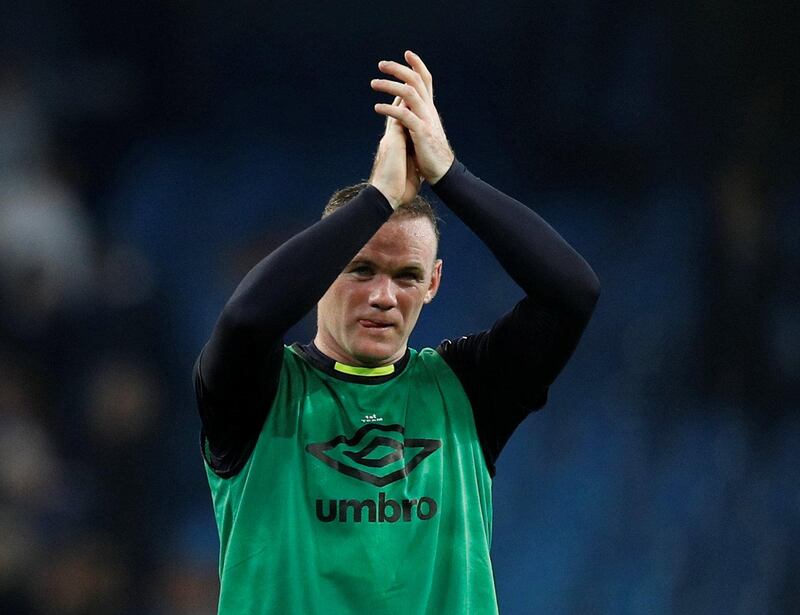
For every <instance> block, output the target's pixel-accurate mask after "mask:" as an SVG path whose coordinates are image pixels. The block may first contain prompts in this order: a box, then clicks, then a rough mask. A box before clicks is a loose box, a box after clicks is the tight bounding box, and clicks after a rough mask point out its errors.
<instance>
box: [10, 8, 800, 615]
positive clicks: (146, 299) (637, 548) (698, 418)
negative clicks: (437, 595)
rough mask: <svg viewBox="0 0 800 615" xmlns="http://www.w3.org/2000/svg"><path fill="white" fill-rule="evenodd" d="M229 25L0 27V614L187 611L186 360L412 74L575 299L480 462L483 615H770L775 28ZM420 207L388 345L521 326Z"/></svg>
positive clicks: (190, 523)
mask: <svg viewBox="0 0 800 615" xmlns="http://www.w3.org/2000/svg"><path fill="white" fill-rule="evenodd" d="M229 4H230V3H225V4H221V3H212V2H207V1H199V0H195V1H191V2H182V3H177V2H152V1H143V2H137V3H112V4H111V5H109V4H108V3H104V2H97V1H79V2H72V3H69V4H65V3H53V2H45V1H41V0H39V1H36V0H34V1H32V2H28V3H25V5H24V7H23V6H21V5H19V4H13V5H12V4H11V3H8V2H3V3H2V4H0V135H1V137H0V375H1V376H2V386H1V387H0V612H2V613H8V614H17V613H20V614H28V613H37V614H38V613H48V614H50V613H54V614H61V613H64V614H67V613H70V614H76V613H80V614H84V613H85V614H99V613H150V614H153V615H162V614H164V615H183V614H187V615H188V614H190V613H191V614H195V613H197V614H204V613H213V612H214V611H215V600H216V591H217V588H216V582H217V581H216V557H217V553H218V541H217V536H216V530H215V527H214V524H213V518H212V511H211V505H210V497H209V495H208V489H207V485H206V484H205V478H204V474H203V468H202V464H201V459H200V456H199V454H198V446H197V432H198V427H199V420H198V418H197V415H196V410H195V407H194V399H193V392H192V387H191V378H190V375H191V368H192V364H193V361H194V359H195V357H196V356H197V353H198V352H199V349H200V348H201V346H202V344H203V343H204V341H205V340H206V339H207V337H208V335H209V333H210V331H211V328H212V327H213V324H214V322H215V319H216V317H217V315H218V313H219V311H220V309H221V308H222V306H223V304H224V302H225V300H226V298H227V297H228V296H229V294H230V293H231V292H232V290H233V289H234V288H235V286H236V284H237V282H238V280H239V279H241V277H242V275H243V274H244V273H245V272H246V271H247V270H248V268H249V267H251V266H252V265H253V264H254V263H256V262H257V261H258V260H259V259H260V258H261V257H262V256H264V255H265V254H267V253H268V252H269V251H270V250H271V249H272V248H274V247H275V246H277V245H279V244H280V243H281V242H282V241H284V240H285V239H286V238H288V237H289V236H291V235H292V234H293V233H294V232H297V231H298V230H300V229H302V228H304V227H305V226H307V225H309V224H311V223H312V222H313V221H314V220H315V219H317V218H318V216H319V212H320V209H321V207H322V205H323V204H324V202H325V201H326V200H327V198H328V196H329V195H330V194H331V193H332V192H333V191H334V190H335V189H336V188H339V187H341V186H343V185H346V184H351V183H354V182H356V181H359V180H361V179H363V178H365V177H366V176H367V175H368V173H369V169H370V166H371V161H372V156H373V153H374V151H375V147H376V145H377V141H378V139H379V137H380V134H381V130H382V122H381V118H380V117H379V116H377V115H376V114H375V113H374V112H373V110H372V105H373V104H374V103H375V102H376V101H378V100H381V98H382V97H381V96H379V95H376V94H375V93H374V92H372V91H371V89H370V87H369V80H370V79H371V78H373V77H375V76H378V73H377V69H376V63H377V61H378V60H380V59H399V58H400V57H401V55H402V52H403V50H404V49H407V48H410V49H414V50H415V51H417V52H418V53H419V54H420V55H421V56H422V57H423V59H424V60H425V61H426V63H427V64H428V66H429V68H430V70H431V72H432V73H433V75H434V83H435V91H436V96H437V98H436V100H437V105H438V109H439V111H440V113H441V115H442V118H443V121H444V125H445V128H446V129H447V132H448V137H449V139H450V141H451V143H452V144H453V146H454V148H455V150H456V154H457V156H458V157H459V159H460V160H462V161H463V162H464V163H465V164H466V165H467V166H468V168H470V169H471V170H472V171H473V172H474V173H475V174H477V175H478V176H480V177H482V178H483V179H485V180H487V181H489V182H490V183H491V184H493V185H495V186H497V187H499V188H500V189H502V190H504V191H505V192H507V193H508V194H511V195H512V196H514V197H516V198H518V199H519V200H521V201H522V202H524V203H526V204H528V205H529V206H531V207H532V208H534V209H535V210H536V211H537V212H539V213H540V214H541V215H542V216H543V217H544V218H545V219H546V220H548V221H549V222H550V223H551V224H552V225H553V226H554V227H555V228H556V229H557V230H558V231H559V232H560V233H561V234H562V235H563V236H564V237H565V238H566V239H567V240H568V241H569V242H570V243H571V244H572V245H573V246H574V247H575V248H576V249H577V250H578V251H579V252H580V253H581V254H582V255H583V256H584V257H585V258H586V260H587V261H588V262H589V263H590V264H591V265H592V267H593V268H594V270H595V271H596V272H597V275H598V277H599V278H600V281H601V283H602V287H603V288H602V295H601V298H600V302H599V304H598V307H597V310H596V312H595V315H594V317H593V320H592V322H591V323H590V325H589V327H588V329H587V331H586V333H585V335H584V338H583V339H582V341H581V344H580V346H579V347H578V349H577V351H576V353H575V355H574V357H573V359H572V361H571V362H570V363H569V364H568V366H567V367H566V369H565V370H564V372H563V374H562V375H561V377H560V378H559V379H558V381H557V382H556V384H555V385H554V386H553V387H552V390H551V394H550V401H549V403H548V405H547V407H546V408H545V409H544V410H542V411H541V412H539V413H536V414H534V415H532V416H531V417H530V418H529V419H527V420H526V422H525V423H524V424H523V425H522V426H521V427H520V428H519V429H518V430H517V432H516V433H515V435H514V436H513V438H512V439H511V441H510V443H509V444H508V446H507V448H506V449H505V451H504V452H503V454H502V456H501V459H500V462H499V465H498V473H497V478H496V481H495V485H494V495H495V506H494V507H495V532H494V544H493V558H494V564H495V576H496V582H497V588H498V594H499V599H500V603H501V610H502V612H504V613H507V614H526V613H554V614H559V613H615V614H617V613H657V614H659V613H703V614H706V613H726V614H727V613H747V614H750V613H767V612H769V613H790V612H793V611H794V609H796V608H797V604H798V603H800V582H799V580H798V579H800V577H799V576H798V575H797V569H798V566H799V565H800V514H799V513H800V489H799V488H798V487H800V476H798V474H799V472H798V467H799V466H800V463H798V461H799V460H798V450H800V448H799V447H800V420H799V419H798V412H797V411H798V406H799V405H800V401H799V400H800V309H798V308H800V292H798V285H797V280H798V279H800V276H798V274H800V242H798V241H797V235H798V234H797V230H796V229H797V228H798V222H800V207H798V205H800V182H799V181H798V177H800V175H799V174H798V170H799V169H800V165H799V164H798V162H799V161H798V143H799V142H800V140H799V139H798V136H799V135H798V127H799V125H800V122H799V121H798V119H799V118H798V114H797V104H796V103H797V90H798V80H797V75H798V74H800V47H798V45H797V44H796V40H795V38H796V32H797V29H798V26H800V19H798V12H797V9H796V7H792V6H789V4H788V3H786V4H782V3H766V4H765V3H756V2H731V1H724V2H706V3H702V5H698V6H694V5H682V4H678V5H675V4H674V3H668V2H654V3H648V4H647V5H646V6H641V5H639V4H638V3H630V2H621V3H615V4H614V5H598V4H596V3H591V2H586V1H570V2H561V3H542V2H530V3H522V2H517V3H514V2H496V3H488V2H486V3H484V2H476V1H469V2H461V3H451V4H444V3H435V2H427V3H416V2H404V3H402V4H400V3H398V4H392V3H384V4H381V5H375V4H371V3H359V2H353V1H344V2H339V3H336V4H325V5H322V4H316V3H302V2H301V3H293V4H291V5H288V4H286V5H284V4H281V3H273V2H260V3H255V2H243V3H237V4H236V5H235V6H229ZM439 213H440V215H441V216H442V217H443V219H444V224H443V226H442V233H443V240H442V244H441V254H442V257H443V259H444V262H445V265H444V278H443V287H442V290H441V291H440V294H439V296H438V297H437V300H436V301H435V302H434V303H433V304H432V305H431V306H430V307H428V308H426V312H425V313H424V314H423V316H422V319H421V322H420V324H419V325H418V327H417V330H416V331H415V333H414V336H413V337H412V342H413V345H415V346H417V347H421V346H425V345H436V344H437V343H438V342H439V341H440V340H441V339H443V338H445V337H452V336H458V335H461V334H465V333H468V332H472V331H476V330H480V329H481V328H485V327H487V326H489V325H490V324H491V323H492V322H493V320H494V319H495V318H497V317H498V316H499V315H500V314H501V313H503V312H504V311H505V310H507V309H509V308H510V307H511V306H512V305H513V304H514V302H516V301H517V300H518V299H519V298H520V297H521V292H520V290H519V289H518V288H517V287H516V286H515V285H514V283H513V282H511V281H510V280H509V279H508V278H507V277H506V276H505V274H504V273H503V272H502V270H501V269H500V268H499V266H498V265H497V264H496V263H495V262H494V260H493V258H492V257H491V255H490V254H489V253H488V251H487V250H486V249H485V248H484V247H483V246H482V245H481V244H480V242H478V241H477V240H476V239H475V238H474V237H473V236H472V235H471V234H470V233H469V232H468V231H467V230H466V228H465V227H464V226H463V225H462V224H461V223H460V222H459V221H458V220H457V219H455V217H454V216H452V215H451V214H449V212H447V211H446V209H444V208H443V207H441V206H440V207H439ZM312 334H313V318H307V319H305V320H304V321H302V322H301V323H299V324H298V325H297V326H296V327H295V329H294V330H293V331H292V332H291V333H290V338H292V339H300V340H307V339H309V338H310V337H311V336H312ZM793 607H794V608H793Z"/></svg>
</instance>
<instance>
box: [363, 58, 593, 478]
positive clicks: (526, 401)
mask: <svg viewBox="0 0 800 615" xmlns="http://www.w3.org/2000/svg"><path fill="white" fill-rule="evenodd" d="M405 59H406V62H408V66H404V65H403V64H399V63H397V62H383V63H381V64H380V65H379V69H380V70H381V71H382V72H384V73H386V74H388V75H391V76H392V77H395V78H396V79H397V80H398V81H394V80H388V79H377V80H374V81H373V83H372V87H373V88H374V89H376V90H378V91H381V92H385V93H388V94H392V95H394V96H399V97H401V99H402V100H403V101H404V102H405V103H406V105H405V107H402V108H397V107H396V106H393V107H392V106H389V105H382V104H379V105H376V106H375V110H376V111H377V112H378V113H381V114H383V115H387V116H390V117H394V118H396V119H397V120H398V121H399V122H401V123H402V124H403V125H404V126H405V127H406V128H407V129H408V131H409V134H410V137H411V139H412V141H413V144H414V148H415V157H416V160H417V166H418V168H419V171H420V174H421V175H422V176H423V177H424V178H425V179H426V180H428V181H429V182H430V183H431V184H432V187H433V189H434V191H435V192H436V193H437V195H438V196H439V197H440V198H441V199H442V201H443V202H444V203H445V204H446V205H447V206H448V207H449V208H450V209H451V210H452V211H453V212H454V213H455V214H456V215H458V216H459V218H461V219H462V220H463V221H464V222H465V223H466V224H467V225H468V226H469V227H470V228H471V229H472V231H473V232H474V233H475V234H476V235H477V236H478V237H479V238H480V239H481V240H482V241H483V242H484V243H485V244H486V246H487V247H488V248H489V249H490V250H491V251H492V253H493V254H494V255H495V257H496V258H497V260H498V261H499V262H500V264H501V265H502V266H503V268H504V269H505V270H506V272H507V273H508V274H509V275H510V276H511V277H512V279H514V281H515V282H517V284H519V286H520V287H521V288H522V289H523V291H524V292H525V294H526V297H525V298H524V299H523V300H522V301H520V302H519V303H518V304H517V305H516V306H515V307H514V309H513V310H512V311H510V312H509V313H507V314H506V315H504V316H503V317H501V318H500V319H499V320H498V321H497V322H496V323H495V324H494V326H493V327H492V328H491V329H490V330H488V331H483V332H480V333H477V334H473V335H469V336H465V337H462V338H460V339H458V340H456V341H453V342H450V341H446V342H444V343H443V344H442V345H440V347H439V348H438V350H439V352H440V353H441V354H442V356H443V357H444V358H445V360H446V361H447V362H448V364H449V365H450V366H451V367H452V368H453V370H454V371H455V372H456V374H457V375H458V376H459V378H460V380H461V382H462V384H463V386H464V388H465V390H466V391H467V394H468V395H469V397H470V401H471V402H472V405H473V410H474V412H475V418H476V423H477V425H478V431H479V435H480V437H481V440H482V444H483V449H484V453H485V455H486V458H487V463H488V464H489V467H490V469H491V470H492V471H493V470H494V461H495V459H496V457H497V455H498V454H499V452H500V450H501V449H502V447H503V445H504V444H505V442H506V440H507V439H508V437H509V436H510V435H511V432H512V431H513V429H514V428H515V427H516V426H517V425H518V424H519V422H521V421H522V419H523V418H524V417H525V416H527V414H528V413H529V412H530V411H532V410H534V409H536V408H539V407H541V406H542V405H544V403H545V401H546V399H547V390H548V387H549V385H550V384H551V383H552V382H553V380H554V379H555V377H556V376H557V375H558V374H559V372H560V371H561V370H562V369H563V367H564V365H565V364H566V362H567V360H568V359H569V357H570V356H571V354H572V352H573V351H574V349H575V347H576V345H577V343H578V340H579V339H580V336H581V334H582V332H583V330H584V328H585V326H586V324H587V323H588V321H589V318H590V316H591V314H592V311H593V309H594V306H595V303H596V302H597V299H598V296H599V290H600V284H599V281H598V279H597V276H596V275H595V274H594V272H593V271H592V269H591V267H589V265H588V264H587V263H586V261H585V260H584V259H583V258H582V257H581V256H580V255H579V254H578V253H577V252H576V251H575V250H574V249H573V248H572V247H571V246H570V245H569V244H568V243H567V242H566V241H564V239H563V238H562V237H561V236H560V235H559V234H558V233H557V232H556V231H555V230H553V229H552V228H551V227H550V226H549V225H548V224H547V223H546V222H545V221H544V220H543V219H542V218H541V217H540V216H538V215H537V214H536V213H535V212H533V211H532V210H530V209H529V208H528V207H526V206H525V205H523V204H522V203H520V202H518V201H516V200H515V199H512V198H511V197H509V196H507V195H505V194H503V193H502V192H500V191H499V190H497V189H495V188H493V187H492V186H490V185H489V184H487V183H485V182H483V181H481V180H480V179H478V178H477V177H475V176H474V175H472V174H471V173H470V172H469V171H468V170H467V169H466V168H465V167H464V165H462V164H461V163H460V162H458V161H457V160H455V158H454V156H453V153H452V150H451V148H450V146H449V144H448V142H447V138H446V136H445V133H444V129H443V128H442V124H441V120H440V118H439V114H438V112H437V110H436V107H435V106H434V103H433V96H432V77H431V75H430V72H429V71H428V69H427V67H426V66H425V65H424V63H423V62H422V60H421V59H420V58H419V56H417V55H416V54H414V53H412V52H410V51H407V52H406V54H405Z"/></svg>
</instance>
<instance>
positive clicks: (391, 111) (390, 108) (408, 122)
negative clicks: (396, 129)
mask: <svg viewBox="0 0 800 615" xmlns="http://www.w3.org/2000/svg"><path fill="white" fill-rule="evenodd" d="M375 112H376V113H379V114H380V115H385V116H388V117H393V118H394V119H396V120H397V121H398V122H399V123H400V124H402V125H403V127H404V128H407V129H408V130H409V131H411V132H421V131H422V129H423V128H424V122H423V121H422V120H421V119H420V118H419V117H417V116H416V115H415V114H414V113H413V112H412V111H411V109H409V108H408V107H401V106H395V105H389V104H387V103H377V104H376V105H375Z"/></svg>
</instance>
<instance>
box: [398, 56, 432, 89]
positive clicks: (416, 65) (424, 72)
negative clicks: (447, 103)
mask: <svg viewBox="0 0 800 615" xmlns="http://www.w3.org/2000/svg"><path fill="white" fill-rule="evenodd" d="M403 57H405V59H406V62H408V65H409V66H410V67H411V68H413V69H414V72H415V73H417V74H418V75H419V76H420V77H421V78H422V81H423V82H424V83H425V88H426V89H427V90H428V94H430V95H431V96H433V75H431V72H430V71H429V70H428V67H427V66H425V62H423V61H422V58H420V57H419V56H418V55H417V54H416V53H414V52H413V51H411V50H407V51H406V52H405V54H403Z"/></svg>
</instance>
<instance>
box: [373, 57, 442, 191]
mask: <svg viewBox="0 0 800 615" xmlns="http://www.w3.org/2000/svg"><path fill="white" fill-rule="evenodd" d="M405 60H406V62H408V64H409V66H406V65H404V64H400V63H398V62H391V61H385V60H384V61H381V62H379V63H378V69H379V70H380V71H381V72H382V73H385V74H387V75H391V76H393V77H396V78H397V79H399V80H400V81H399V82H398V81H392V80H390V79H373V80H372V82H371V84H370V85H371V86H372V89H373V90H376V91H378V92H385V93H386V94H391V95H393V96H396V97H399V99H400V100H401V101H402V104H400V105H396V104H393V105H390V104H386V103H378V104H376V105H375V111H376V112H377V113H380V114H381V115H385V116H386V117H388V118H394V119H395V120H397V121H398V122H399V123H400V124H401V125H402V126H404V127H405V128H406V129H407V130H408V133H409V135H410V137H411V141H412V142H413V144H414V159H415V160H416V166H417V168H418V169H419V173H420V175H422V177H424V178H425V179H426V180H427V181H428V182H429V183H431V184H435V183H436V182H438V181H439V180H440V179H441V178H442V177H443V176H444V174H445V173H447V171H448V169H449V168H450V165H452V164H453V160H454V159H455V154H453V150H452V148H451V147H450V144H449V143H448V142H447V137H446V136H445V133H444V127H443V126H442V121H441V119H440V118H439V112H438V111H437V110H436V106H435V105H434V104H433V77H431V74H430V72H429V71H428V69H427V67H426V66H425V64H424V63H423V61H422V58H420V57H419V56H418V55H417V54H415V53H413V52H411V51H406V52H405Z"/></svg>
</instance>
